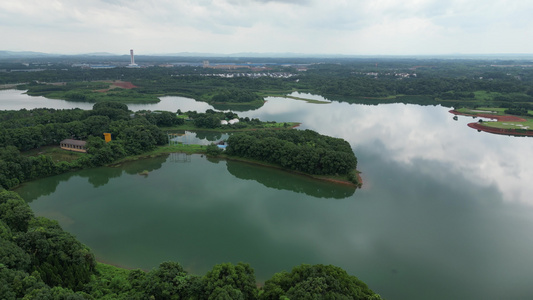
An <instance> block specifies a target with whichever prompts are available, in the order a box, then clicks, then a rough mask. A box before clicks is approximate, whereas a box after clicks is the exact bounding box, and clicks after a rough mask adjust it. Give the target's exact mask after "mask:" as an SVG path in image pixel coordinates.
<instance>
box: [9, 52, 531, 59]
mask: <svg viewBox="0 0 533 300" xmlns="http://www.w3.org/2000/svg"><path fill="white" fill-rule="evenodd" d="M125 52H126V53H121V54H115V53H109V52H92V53H80V54H59V53H44V52H36V51H7V50H0V59H13V58H21V59H22V58H28V59H30V58H46V57H50V58H53V57H129V53H128V51H125ZM136 56H137V57H141V56H145V57H188V58H191V57H203V58H210V57H213V58H247V57H249V58H439V59H520V60H524V59H533V53H494V54H461V53H456V54H435V55H379V54H376V55H368V54H367V55H350V54H316V53H315V54H310V53H292V52H263V53H259V52H240V53H229V54H223V53H208V52H176V53H136Z"/></svg>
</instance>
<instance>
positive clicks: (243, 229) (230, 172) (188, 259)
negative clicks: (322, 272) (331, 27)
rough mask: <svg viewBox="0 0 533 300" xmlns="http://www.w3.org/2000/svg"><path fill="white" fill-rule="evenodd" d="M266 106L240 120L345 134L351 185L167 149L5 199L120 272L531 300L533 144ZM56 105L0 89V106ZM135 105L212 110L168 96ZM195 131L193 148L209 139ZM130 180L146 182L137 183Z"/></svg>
mask: <svg viewBox="0 0 533 300" xmlns="http://www.w3.org/2000/svg"><path fill="white" fill-rule="evenodd" d="M13 95H15V97H20V99H24V100H20V99H19V98H17V99H18V100H17V99H14V98H13ZM305 96H306V95H305V94H299V97H305ZM267 100H268V102H267V103H266V104H265V105H264V106H263V107H261V108H260V109H257V110H254V111H248V112H239V115H240V116H242V117H253V118H259V119H261V120H264V121H280V122H284V121H295V122H302V126H301V127H300V128H301V129H312V130H315V131H318V132H319V133H321V134H326V135H330V136H335V137H341V138H344V139H346V140H347V141H348V142H349V143H350V144H351V146H352V148H353V149H354V152H355V154H356V156H357V158H358V161H359V164H358V169H359V170H360V171H362V177H363V181H364V183H363V188H362V189H357V190H354V189H352V188H349V187H346V186H339V185H334V184H329V183H324V182H318V181H315V180H312V179H309V178H306V177H301V176H295V175H293V174H290V173H286V172H283V171H279V170H275V169H270V168H262V167H258V166H253V165H248V164H245V163H240V162H235V161H225V160H213V159H207V158H206V157H203V156H201V155H190V156H187V155H184V154H171V155H168V156H162V157H158V158H152V159H146V160H142V161H135V162H131V163H127V164H124V165H122V166H120V167H117V168H97V169H91V170H83V171H79V172H74V173H68V174H63V175H59V176H54V177H50V178H45V179H42V180H37V181H33V182H29V183H26V184H24V185H23V186H21V187H20V188H18V189H17V192H19V193H20V194H21V195H22V196H23V197H24V198H25V199H26V200H27V201H30V206H31V207H32V209H33V210H34V211H35V213H36V214H37V215H42V216H46V217H50V218H53V219H56V220H58V221H59V222H60V224H61V225H62V226H63V228H64V229H65V230H67V231H69V232H71V233H73V234H74V235H76V236H77V237H78V239H79V240H80V241H82V242H83V243H85V244H87V245H88V246H89V247H90V248H91V249H92V250H93V251H94V253H95V254H96V256H97V257H98V259H100V260H102V261H105V262H108V263H113V264H117V265H121V266H124V267H128V268H143V269H151V268H154V267H156V266H157V265H158V264H159V263H160V262H163V261H166V260H174V261H178V262H180V263H181V264H182V265H183V266H184V267H185V268H186V269H187V270H189V271H190V272H193V273H197V274H204V273H205V272H206V271H207V270H209V269H210V268H211V267H212V266H213V265H214V264H217V263H222V262H233V263H237V262H239V261H243V262H248V263H250V264H251V265H252V267H253V268H254V269H255V271H256V276H257V279H258V280H259V281H264V280H265V279H268V278H270V277H271V276H272V274H273V273H275V272H280V271H282V270H287V271H290V269H291V268H292V267H293V266H296V265H298V264H301V263H308V264H316V263H322V264H333V265H337V266H340V267H342V268H344V269H345V270H347V271H348V272H349V273H350V274H352V275H355V276H357V277H359V278H360V279H361V280H363V281H365V282H366V283H367V284H368V285H369V286H370V287H371V288H372V289H373V290H374V291H376V292H377V293H379V294H381V295H382V296H383V297H385V298H387V299H529V298H531V297H532V295H533V286H532V285H531V283H530V281H531V280H530V279H531V278H532V276H533V255H531V253H533V238H531V231H532V230H533V197H531V195H533V184H531V182H533V161H532V160H530V159H528V157H529V155H530V154H531V153H532V150H533V139H530V138H524V137H509V136H499V135H491V134H488V133H483V132H477V131H476V130H473V129H471V128H469V127H467V126H466V124H467V123H468V122H473V121H475V120H473V119H472V118H470V117H459V119H458V120H457V121H454V120H453V119H452V117H453V115H451V114H450V113H448V110H449V109H447V108H444V107H440V106H417V105H405V104H387V105H377V106H368V105H355V104H347V103H338V102H335V101H333V102H331V103H324V104H315V103H306V102H305V101H300V100H293V99H285V98H275V97H271V98H268V99H267ZM330 100H331V99H330ZM57 101H60V100H48V99H44V98H35V97H29V96H26V95H23V94H22V93H21V92H20V91H7V92H6V91H0V104H2V108H3V109H6V108H4V107H12V106H11V104H10V105H7V104H6V105H3V104H4V103H11V102H18V103H22V102H24V104H22V105H28V106H27V108H32V107H33V106H32V105H44V106H45V107H53V105H55V103H58V102H57ZM61 103H62V102H61ZM68 104H69V105H80V104H79V103H68ZM61 105H64V104H61ZM82 105H83V104H82ZM44 106H43V107H44ZM129 107H130V109H132V110H138V109H137V106H134V105H130V106H129ZM150 107H152V108H150V109H151V110H157V109H165V110H171V111H175V110H177V109H181V110H182V111H186V110H198V111H204V110H205V109H208V108H211V107H210V106H209V105H207V104H205V103H203V102H196V101H194V100H192V99H187V98H182V97H163V98H162V101H161V102H160V103H158V104H155V105H152V106H150ZM19 108H21V107H17V108H14V109H19ZM56 108H63V107H56ZM139 109H141V108H139ZM142 109H146V108H142ZM208 136H209V135H205V136H204V135H199V136H196V137H195V138H197V139H199V140H204V139H210V138H213V139H216V138H218V136H215V137H208ZM143 170H148V171H150V173H149V174H148V175H147V176H142V175H138V173H139V172H141V171H143Z"/></svg>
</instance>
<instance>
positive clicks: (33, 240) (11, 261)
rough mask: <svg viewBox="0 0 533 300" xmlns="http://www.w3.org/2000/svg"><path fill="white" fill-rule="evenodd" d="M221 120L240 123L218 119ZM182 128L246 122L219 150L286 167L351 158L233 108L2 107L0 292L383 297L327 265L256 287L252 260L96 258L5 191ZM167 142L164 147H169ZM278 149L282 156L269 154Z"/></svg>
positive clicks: (323, 167)
mask: <svg viewBox="0 0 533 300" xmlns="http://www.w3.org/2000/svg"><path fill="white" fill-rule="evenodd" d="M226 119H231V120H239V121H238V122H237V121H235V122H234V123H233V124H229V123H228V124H227V125H221V121H222V120H226ZM187 123H191V124H187ZM180 126H185V127H187V128H190V127H191V126H192V127H194V128H204V129H206V128H208V129H211V130H216V129H217V128H219V127H221V126H224V127H223V129H224V130H227V131H231V130H232V129H233V130H236V131H239V130H241V131H242V130H246V129H247V128H253V129H254V131H244V132H240V133H238V134H235V135H232V136H231V137H230V138H229V139H228V141H227V143H228V151H227V153H226V155H228V156H232V157H244V158H252V159H255V160H261V161H266V162H268V163H273V164H277V165H279V166H281V167H282V168H285V169H289V170H294V171H299V172H303V173H309V174H321V175H323V174H336V175H338V174H344V175H346V174H351V173H350V172H354V171H355V167H356V164H357V159H356V158H355V156H354V155H353V151H352V150H351V147H350V145H349V144H348V143H347V142H346V141H344V140H342V139H337V138H331V137H327V136H323V135H320V134H318V133H316V132H314V131H310V130H305V131H301V130H295V129H291V128H292V127H293V126H294V124H293V123H282V124H278V123H275V122H261V121H259V120H257V119H248V118H238V116H237V115H236V114H234V113H231V112H227V113H224V112H216V111H213V110H210V111H208V112H206V113H197V112H185V113H182V112H177V113H171V112H149V111H141V112H136V113H133V112H131V111H129V110H128V107H127V106H126V105H125V104H121V103H116V102H99V103H96V104H95V105H94V106H93V109H92V110H89V111H84V110H80V109H72V110H54V109H33V110H25V109H24V110H20V111H1V112H0V143H1V145H2V147H0V298H1V299H20V298H24V299H43V298H46V299H151V298H153V299H282V298H287V299H290V298H292V299H302V298H313V297H326V298H339V297H341V298H343V297H344V298H349V299H381V297H380V296H379V295H378V294H375V293H374V292H373V291H372V290H370V289H369V288H368V286H367V285H366V284H364V283H363V282H362V281H360V280H359V279H357V278H356V277H355V276H351V275H348V274H347V273H346V272H345V271H344V270H342V269H341V268H338V267H335V266H331V265H330V266H325V265H300V266H296V267H294V269H293V270H292V271H291V272H281V273H278V274H275V275H274V276H273V277H272V278H271V279H269V280H267V281H266V282H265V284H264V286H261V287H258V286H257V281H256V279H255V275H254V270H253V268H252V267H251V266H250V265H248V264H245V263H238V264H236V265H235V264H231V263H223V264H219V265H215V266H214V267H213V269H212V270H211V271H209V272H207V273H206V274H205V275H197V274H189V273H188V272H187V271H185V270H184V268H183V267H182V266H181V265H180V264H179V263H177V262H163V263H161V265H160V266H159V267H158V268H155V269H153V270H151V271H149V272H145V271H141V270H125V269H121V268H117V267H113V266H110V265H105V264H101V263H97V262H96V260H95V257H94V254H93V253H92V252H91V250H90V249H89V248H87V247H86V246H85V245H83V244H81V243H80V242H79V241H77V240H76V238H75V237H74V236H72V235H71V234H69V233H67V232H65V231H63V230H62V228H61V227H60V226H59V224H58V223H57V222H56V221H52V220H49V219H46V218H43V217H35V216H34V215H33V212H32V211H31V209H30V207H29V206H28V204H27V203H26V202H25V201H24V200H23V199H22V198H21V197H20V196H19V195H17V194H16V193H14V192H10V191H8V190H6V189H10V188H13V187H15V186H17V185H19V184H20V183H22V182H25V181H28V180H32V179H36V178H40V177H45V176H51V175H55V174H60V173H64V172H68V171H71V170H76V169H83V168H90V167H95V166H101V165H106V164H110V163H113V162H117V161H119V160H121V159H125V158H127V157H128V156H132V155H139V154H143V153H147V152H149V151H153V150H154V149H157V148H163V146H164V145H166V144H167V143H168V139H167V138H168V136H167V134H165V133H164V131H163V129H162V128H167V129H169V128H179V127H180ZM260 129H263V130H260ZM268 129H278V130H268ZM103 133H110V136H112V140H110V141H107V142H106V141H105V140H104V135H103ZM67 138H70V139H75V140H79V141H82V140H83V141H86V145H85V149H83V150H86V152H85V151H79V152H69V151H66V150H61V149H59V143H60V142H61V141H62V140H64V139H67ZM164 147H166V148H167V149H166V150H165V151H168V150H169V149H168V148H169V147H170V146H164ZM171 148H172V147H170V149H171ZM213 148H216V149H215V150H214V151H215V153H214V154H215V155H217V154H220V150H218V148H217V147H216V146H215V145H212V146H210V147H205V149H204V151H205V152H206V153H209V151H213ZM209 149H210V150H209ZM208 150H209V151H208ZM282 151H286V152H282ZM269 157H271V158H269ZM276 157H277V158H280V159H279V160H274V159H273V158H276Z"/></svg>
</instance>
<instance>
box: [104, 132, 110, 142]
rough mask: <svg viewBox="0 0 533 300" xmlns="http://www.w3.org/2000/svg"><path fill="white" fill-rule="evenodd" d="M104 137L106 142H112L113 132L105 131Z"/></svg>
mask: <svg viewBox="0 0 533 300" xmlns="http://www.w3.org/2000/svg"><path fill="white" fill-rule="evenodd" d="M104 137H105V142H106V143H109V142H111V133H107V132H105V133H104Z"/></svg>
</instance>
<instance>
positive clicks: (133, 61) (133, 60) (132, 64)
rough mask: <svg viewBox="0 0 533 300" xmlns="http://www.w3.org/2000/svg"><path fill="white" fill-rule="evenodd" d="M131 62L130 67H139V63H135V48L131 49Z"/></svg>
mask: <svg viewBox="0 0 533 300" xmlns="http://www.w3.org/2000/svg"><path fill="white" fill-rule="evenodd" d="M130 60H131V61H130V64H129V65H128V68H138V67H139V65H138V64H136V63H135V57H134V56H133V49H131V50H130Z"/></svg>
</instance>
